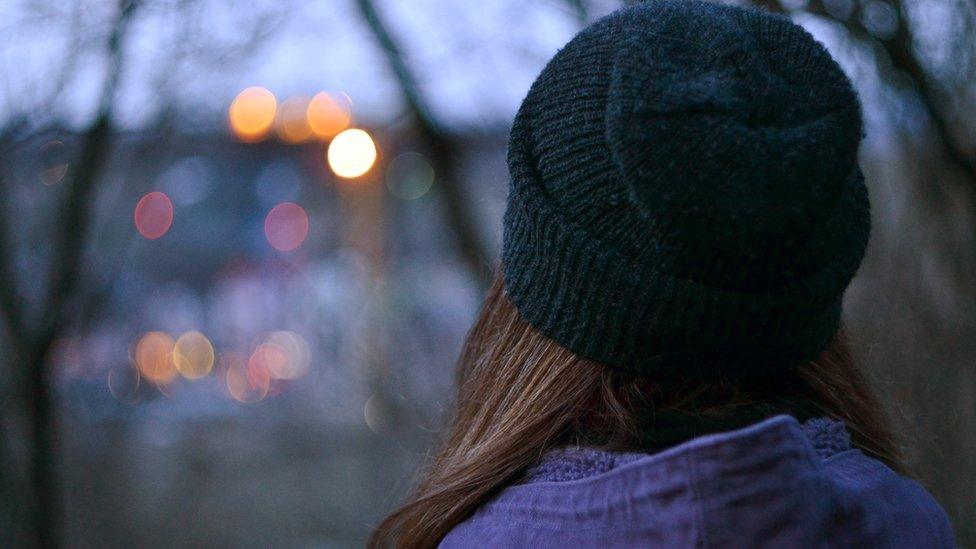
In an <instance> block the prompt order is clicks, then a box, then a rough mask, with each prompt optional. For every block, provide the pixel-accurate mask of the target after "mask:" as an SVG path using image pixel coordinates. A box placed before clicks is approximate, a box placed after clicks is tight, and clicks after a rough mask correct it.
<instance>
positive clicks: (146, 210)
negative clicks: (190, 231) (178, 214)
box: [134, 191, 173, 240]
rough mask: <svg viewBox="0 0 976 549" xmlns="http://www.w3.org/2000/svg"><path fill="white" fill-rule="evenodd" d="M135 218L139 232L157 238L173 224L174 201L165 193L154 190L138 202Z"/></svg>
mask: <svg viewBox="0 0 976 549" xmlns="http://www.w3.org/2000/svg"><path fill="white" fill-rule="evenodd" d="M134 219H135V224H136V230H138V231H139V234H141V235H142V236H144V237H146V238H148V239H149V240H155V239H157V238H159V237H161V236H163V235H164V234H166V231H168V230H169V228H170V226H171V225H172V224H173V202H172V201H171V200H170V199H169V197H168V196H166V194H165V193H161V192H159V191H153V192H151V193H149V194H147V195H145V196H143V197H142V198H140V199H139V202H138V203H136V209H135V214H134Z"/></svg>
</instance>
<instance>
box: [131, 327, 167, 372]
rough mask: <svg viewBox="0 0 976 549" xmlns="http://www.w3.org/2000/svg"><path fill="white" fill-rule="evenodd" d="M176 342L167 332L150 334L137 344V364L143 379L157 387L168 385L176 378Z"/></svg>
mask: <svg viewBox="0 0 976 549" xmlns="http://www.w3.org/2000/svg"><path fill="white" fill-rule="evenodd" d="M175 345H176V342H174V341H173V338H172V337H171V336H170V335H169V334H167V333H165V332H149V333H147V334H145V335H144V336H142V338H140V339H139V342H138V343H136V349H135V362H136V367H137V368H138V369H139V373H140V374H142V377H144V378H146V379H148V380H149V381H152V382H153V383H155V384H157V385H161V384H166V383H169V382H170V381H172V380H173V378H174V377H176V366H175V365H174V364H173V347H174V346H175Z"/></svg>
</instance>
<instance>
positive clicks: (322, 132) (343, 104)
mask: <svg viewBox="0 0 976 549" xmlns="http://www.w3.org/2000/svg"><path fill="white" fill-rule="evenodd" d="M305 117H306V119H307V120H308V126H309V128H311V130H312V132H314V133H315V135H317V136H318V137H326V138H328V137H332V136H333V135H335V134H337V133H339V132H341V131H342V130H344V129H346V128H347V127H349V122H350V119H351V117H350V114H349V100H348V98H346V97H345V96H341V97H333V96H331V95H329V94H327V93H325V92H319V93H317V94H315V97H313V98H312V100H311V101H309V103H308V108H307V109H306V111H305Z"/></svg>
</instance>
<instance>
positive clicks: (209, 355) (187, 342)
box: [173, 332, 214, 379]
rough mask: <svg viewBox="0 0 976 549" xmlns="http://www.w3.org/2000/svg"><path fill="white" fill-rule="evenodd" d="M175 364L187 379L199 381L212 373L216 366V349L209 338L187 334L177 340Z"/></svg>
mask: <svg viewBox="0 0 976 549" xmlns="http://www.w3.org/2000/svg"><path fill="white" fill-rule="evenodd" d="M173 364H174V365H175V366H176V370H177V371H178V372H179V373H180V375H182V376H183V377H185V378H186V379H199V378H201V377H203V376H205V375H207V374H209V373H210V370H211V369H212V368H213V364H214V348H213V345H211V344H210V340H208V339H207V336H205V335H203V334H201V333H200V332H187V333H185V334H183V335H181V336H180V337H179V339H177V340H176V344H175V345H174V347H173Z"/></svg>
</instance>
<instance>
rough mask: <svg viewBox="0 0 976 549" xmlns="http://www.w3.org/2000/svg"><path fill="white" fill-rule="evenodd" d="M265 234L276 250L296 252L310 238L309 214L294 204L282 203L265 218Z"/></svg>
mask: <svg viewBox="0 0 976 549" xmlns="http://www.w3.org/2000/svg"><path fill="white" fill-rule="evenodd" d="M264 234H265V236H266V237H267V238H268V243H270V244H271V246H272V247H273V248H274V249H276V250H279V251H282V252H288V251H291V250H294V249H295V248H297V247H299V246H301V245H302V242H305V237H307V236H308V214H307V213H305V209H304V208H302V207H301V206H299V205H298V204H295V203H294V202H282V203H281V204H278V205H277V206H275V207H274V208H271V211H269V212H268V215H267V216H266V217H265V218H264Z"/></svg>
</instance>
